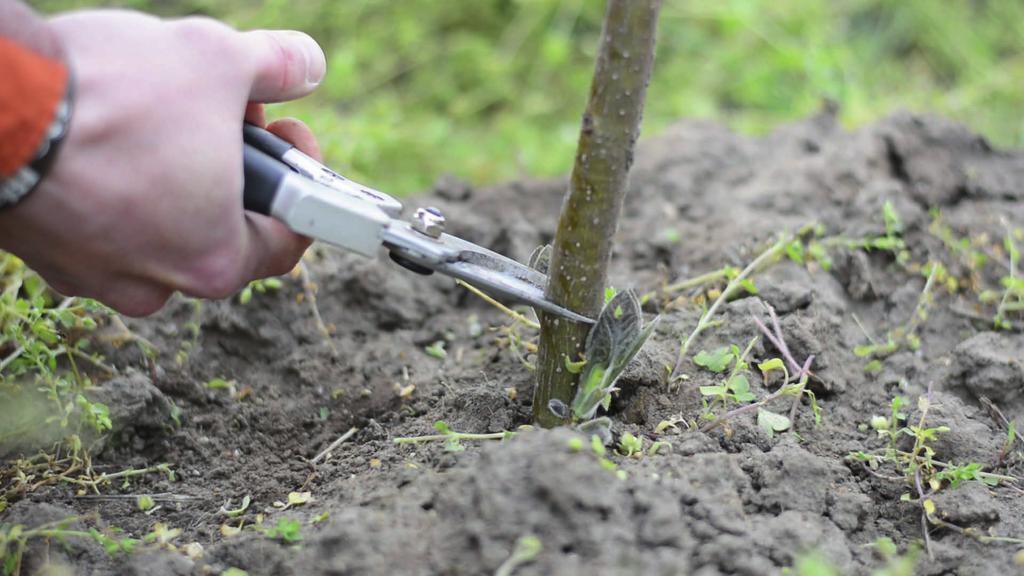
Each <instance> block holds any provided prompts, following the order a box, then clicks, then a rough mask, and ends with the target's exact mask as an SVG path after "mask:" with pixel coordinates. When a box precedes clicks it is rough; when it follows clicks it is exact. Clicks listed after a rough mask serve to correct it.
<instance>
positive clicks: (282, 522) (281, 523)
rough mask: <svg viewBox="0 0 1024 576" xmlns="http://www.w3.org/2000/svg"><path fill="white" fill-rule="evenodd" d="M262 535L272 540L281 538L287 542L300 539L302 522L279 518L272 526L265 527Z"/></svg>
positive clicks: (294, 541) (292, 542)
mask: <svg viewBox="0 0 1024 576" xmlns="http://www.w3.org/2000/svg"><path fill="white" fill-rule="evenodd" d="M263 535H264V536H266V537H267V538H270V539H272V540H281V541H284V542H286V543H288V544H294V543H296V542H301V541H302V523H301V522H299V521H298V520H289V519H288V518H281V519H279V520H278V521H277V524H275V525H274V526H273V527H272V528H266V529H264V531H263Z"/></svg>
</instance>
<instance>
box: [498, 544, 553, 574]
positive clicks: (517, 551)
mask: <svg viewBox="0 0 1024 576" xmlns="http://www.w3.org/2000/svg"><path fill="white" fill-rule="evenodd" d="M543 549H544V545H543V544H542V543H541V541H540V538H537V537H536V536H534V535H533V534H526V535H523V536H520V537H519V539H518V540H516V546H515V548H514V549H513V550H512V554H511V555H509V557H508V558H507V559H506V560H505V561H504V562H502V563H501V566H499V567H498V569H497V571H495V572H494V576H512V573H513V572H515V570H516V568H518V567H520V566H522V565H523V564H528V563H530V562H532V561H533V559H534V558H536V557H537V555H538V554H540V553H541V551H542V550H543Z"/></svg>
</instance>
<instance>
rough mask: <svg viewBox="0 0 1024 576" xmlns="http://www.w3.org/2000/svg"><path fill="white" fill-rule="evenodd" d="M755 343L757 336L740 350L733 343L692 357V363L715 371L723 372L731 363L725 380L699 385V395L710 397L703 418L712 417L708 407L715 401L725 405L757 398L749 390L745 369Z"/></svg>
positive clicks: (747, 366) (742, 402) (743, 402)
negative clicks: (730, 368)
mask: <svg viewBox="0 0 1024 576" xmlns="http://www.w3.org/2000/svg"><path fill="white" fill-rule="evenodd" d="M756 343H757V338H752V339H751V340H750V342H749V343H748V344H747V347H746V348H745V349H744V350H743V351H742V352H741V351H740V349H739V347H738V346H736V345H735V344H734V345H732V346H725V347H722V348H719V349H718V350H715V351H714V352H712V353H708V352H705V351H703V350H702V351H701V352H700V353H698V354H697V356H696V357H694V363H696V364H697V365H698V366H703V367H705V368H707V369H708V370H710V371H712V372H715V373H721V372H724V371H725V370H726V369H727V368H728V367H729V365H730V364H732V371H731V372H730V373H729V377H728V378H726V380H725V382H723V383H722V384H716V385H713V386H701V387H700V393H701V395H703V396H704V397H706V398H711V403H710V404H709V405H708V406H707V410H708V412H706V413H705V415H704V417H705V419H713V418H714V416H713V415H711V414H710V409H711V408H712V406H713V405H714V404H715V403H720V404H721V405H722V406H723V407H725V406H727V405H728V404H729V402H730V401H732V402H735V403H737V404H746V403H747V402H753V401H754V400H756V399H757V397H756V396H754V394H753V393H752V392H751V391H750V381H749V380H748V379H747V370H748V368H749V367H750V365H749V364H748V363H747V357H748V356H749V355H750V351H751V350H752V349H753V348H754V345H755V344H756Z"/></svg>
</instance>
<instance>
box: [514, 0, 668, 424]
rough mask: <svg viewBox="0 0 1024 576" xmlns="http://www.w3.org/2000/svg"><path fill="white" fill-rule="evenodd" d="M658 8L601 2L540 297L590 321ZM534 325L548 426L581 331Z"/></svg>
mask: <svg viewBox="0 0 1024 576" xmlns="http://www.w3.org/2000/svg"><path fill="white" fill-rule="evenodd" d="M660 7H661V0H608V7H607V9H606V11H605V19H604V30H603V32H602V35H601V46H600V49H599V51H598V55H597V64H596V66H595V69H594V80H593V82H592V84H591V87H590V100H589V102H588V103H587V110H586V112H585V113H584V114H583V126H582V128H581V130H580V139H579V144H578V145H577V148H576V163H575V165H574V166H573V170H572V178H571V182H570V186H569V191H568V194H567V196H566V199H565V203H564V204H563V205H562V214H561V217H560V218H559V221H558V230H557V231H556V233H555V242H554V245H553V251H552V256H551V264H550V267H549V268H548V274H549V278H550V279H549V281H548V288H547V296H548V298H549V299H551V300H552V301H553V302H555V303H557V304H560V305H562V306H564V307H566V308H568V309H570V310H573V311H576V312H579V313H580V314H583V315H585V316H589V317H591V318H596V317H597V315H598V313H599V312H600V311H601V307H602V305H603V302H604V289H605V285H606V282H607V277H608V261H609V259H610V257H611V252H612V241H613V239H614V236H615V231H616V227H617V223H618V219H619V212H620V210H621V208H622V199H623V198H624V197H625V195H626V181H627V176H628V175H629V168H630V166H631V165H632V164H633V147H634V145H635V144H636V140H637V137H638V136H639V134H640V121H641V119H642V116H643V108H644V97H645V95H646V93H647V84H648V83H649V82H650V77H651V69H652V68H653V65H654V39H655V32H656V29H657V21H658V10H659V8H660ZM540 319H541V333H540V351H539V358H538V366H537V377H538V381H537V388H536V391H535V393H534V396H533V417H534V421H535V422H536V423H537V424H540V425H542V426H545V427H550V426H555V425H558V424H561V423H562V421H561V419H560V418H558V417H557V416H555V415H554V414H553V413H551V412H550V411H549V410H548V401H549V400H551V399H553V398H557V399H559V400H561V401H563V402H565V403H566V404H567V405H568V404H569V403H570V402H571V400H572V395H573V392H574V388H575V385H576V376H577V375H576V374H572V373H571V372H569V370H567V369H566V366H565V362H566V359H567V358H568V359H570V360H573V361H575V360H578V359H579V355H580V353H581V352H582V350H583V344H584V342H585V340H586V337H587V331H588V329H589V326H587V325H585V324H579V323H576V322H571V321H568V320H559V319H558V318H556V317H554V316H551V315H548V314H541V316H540Z"/></svg>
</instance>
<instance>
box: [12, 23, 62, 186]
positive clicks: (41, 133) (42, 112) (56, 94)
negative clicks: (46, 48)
mask: <svg viewBox="0 0 1024 576" xmlns="http://www.w3.org/2000/svg"><path fill="white" fill-rule="evenodd" d="M0 70H3V71H4V72H3V75H4V78H3V81H2V82H0V180H2V179H3V178H5V177H8V176H11V175H12V174H14V172H15V171H16V170H18V169H19V168H21V167H22V166H24V165H25V164H27V163H29V162H30V161H31V160H32V159H33V158H34V157H35V154H36V152H37V151H38V150H39V147H40V145H41V144H42V143H43V139H44V138H45V136H46V132H47V130H49V128H50V125H51V124H53V122H54V120H55V118H56V114H57V109H58V106H59V105H60V103H61V101H62V100H63V99H64V95H65V93H66V92H67V83H68V69H67V67H66V66H65V65H64V64H63V63H62V62H59V61H57V60H51V59H49V58H46V57H43V56H40V55H39V54H36V53H35V52H33V51H31V50H29V49H28V48H25V47H23V46H21V45H19V44H16V43H15V42H13V41H11V40H8V39H6V38H3V37H0Z"/></svg>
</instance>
